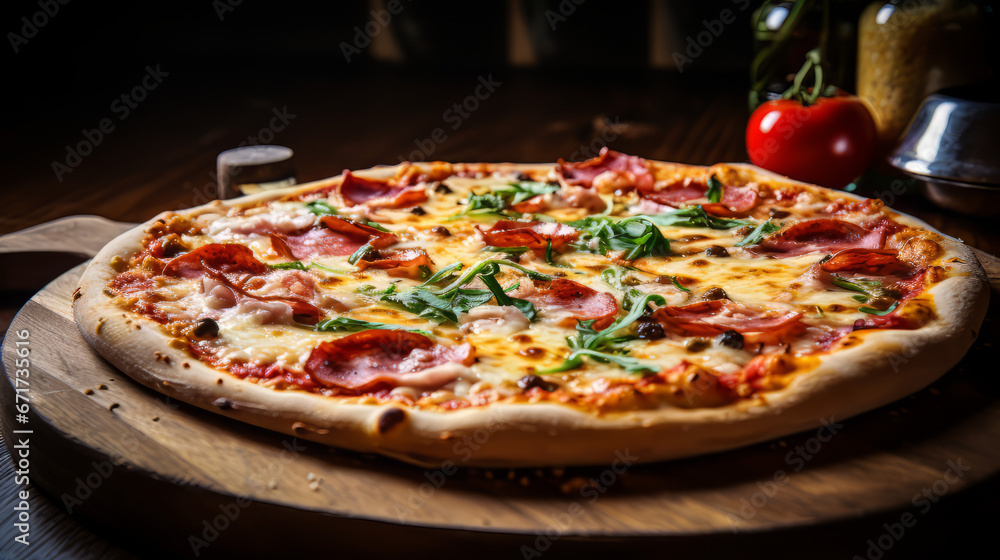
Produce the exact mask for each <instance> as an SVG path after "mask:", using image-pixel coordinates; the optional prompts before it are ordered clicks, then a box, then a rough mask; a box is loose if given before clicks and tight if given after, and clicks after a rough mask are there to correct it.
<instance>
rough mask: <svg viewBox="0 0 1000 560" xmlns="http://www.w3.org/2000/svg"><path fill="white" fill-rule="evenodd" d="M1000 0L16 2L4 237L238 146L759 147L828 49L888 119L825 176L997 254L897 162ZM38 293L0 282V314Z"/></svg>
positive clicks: (167, 183) (199, 190)
mask: <svg viewBox="0 0 1000 560" xmlns="http://www.w3.org/2000/svg"><path fill="white" fill-rule="evenodd" d="M994 4H995V3H993V2H986V1H962V0H904V1H897V2H884V1H876V2H872V1H868V0H842V1H836V0H829V1H827V2H823V1H819V0H813V1H810V0H800V1H798V2H773V1H768V2H763V1H761V0H752V1H751V0H716V1H698V2H693V1H685V0H636V1H634V0H613V1H611V0H506V1H501V0H497V1H486V2H467V1H466V2H463V1H456V0H441V1H435V2H429V1H417V0H413V1H410V0H353V1H346V0H345V1H338V2H304V1H300V0H285V1H283V2H265V1H262V0H201V1H197V2H194V1H172V2H120V1H107V2H100V3H97V2H83V1H82V0H25V1H21V0H5V1H4V2H3V4H2V6H0V13H2V17H0V21H2V22H3V31H4V33H5V39H6V45H5V46H4V47H3V48H2V49H0V50H3V55H2V56H3V70H4V72H3V85H4V88H3V90H4V95H5V97H6V101H7V102H6V103H5V105H4V107H5V111H4V114H3V119H2V123H0V144H2V156H0V157H2V162H3V164H2V165H3V168H2V171H3V180H2V181H0V234H6V233H10V232H13V231H17V230H20V229H23V228H26V227H29V226H32V225H36V224H39V223H42V222H45V221H48V220H52V219H55V218H59V217H62V216H67V215H73V214H98V215H102V216H105V217H107V218H111V219H115V220H122V221H133V222H139V221H143V220H146V219H149V218H150V217H152V216H153V215H155V214H157V213H159V212H160V211H162V210H168V209H175V208H184V207H190V206H195V205H199V204H203V203H205V202H207V201H208V200H210V199H212V198H214V197H215V196H216V182H217V177H216V173H215V170H216V156H217V155H218V154H219V153H220V152H222V151H224V150H227V149H230V148H234V147H237V146H246V145H257V144H278V145H283V146H288V147H290V148H292V149H293V150H294V152H295V160H294V165H295V169H296V171H297V179H298V181H299V182H305V181H310V180H316V179H321V178H324V177H328V176H332V175H336V174H338V173H340V172H341V171H342V170H343V169H345V168H352V169H359V168H366V167H370V166H373V165H379V164H395V163H398V162H400V161H404V160H412V161H420V160H446V161H455V162H458V161H516V162H551V161H555V160H556V159H557V158H565V159H567V160H581V159H586V158H588V157H593V156H595V155H597V153H598V152H599V150H600V149H601V148H602V147H605V146H607V147H610V148H611V149H614V150H618V151H622V152H626V153H632V154H636V155H640V156H643V157H646V158H651V159H660V160H668V161H678V162H684V163H692V164H713V163H716V162H720V161H749V160H750V159H751V158H750V156H749V154H748V146H747V144H746V135H747V122H748V119H749V118H750V116H751V110H752V108H755V107H756V106H757V105H758V104H760V103H761V102H763V101H765V100H767V99H770V98H772V97H774V96H775V95H779V94H780V92H783V91H784V90H785V89H786V88H787V87H788V86H789V83H790V81H791V79H792V78H793V77H794V76H795V74H796V72H798V71H799V69H800V67H802V65H803V62H805V60H806V56H807V52H809V51H810V50H811V49H814V48H817V47H821V48H822V54H823V68H824V72H825V82H824V84H825V85H831V84H832V85H835V86H837V87H839V88H840V89H841V90H843V91H844V92H847V93H852V94H858V95H859V96H860V97H861V99H862V102H863V103H865V106H866V107H867V108H868V109H869V111H870V112H871V115H872V119H873V123H874V126H875V133H874V134H875V144H874V145H873V146H871V147H869V149H868V150H867V151H865V153H864V154H863V158H864V161H865V162H867V163H868V164H870V165H868V167H869V170H868V171H867V172H866V173H865V174H864V175H863V177H862V180H860V181H858V182H852V183H850V184H849V185H844V184H841V185H836V186H837V187H843V188H849V189H854V190H856V191H857V192H859V193H862V194H865V195H867V196H875V197H878V198H881V199H882V200H883V201H884V202H886V203H887V204H890V205H892V206H894V207H897V208H900V209H902V210H905V211H909V212H912V213H915V214H917V215H918V216H920V217H921V218H923V219H926V220H928V221H930V222H931V223H932V224H933V225H935V226H937V227H939V228H941V229H942V230H944V231H947V232H949V233H953V234H955V235H961V236H962V237H963V239H965V240H966V241H967V242H970V243H971V244H973V245H977V246H980V247H981V248H983V249H986V250H988V251H989V250H992V252H994V253H996V252H997V248H998V247H1000V242H998V239H1000V236H998V234H997V233H996V231H995V230H996V228H995V227H992V225H991V224H990V222H989V221H988V219H986V218H971V217H968V216H966V215H965V214H961V213H956V212H953V211H950V210H948V211H942V210H941V209H940V208H938V207H937V206H934V204H933V203H931V202H929V201H927V200H925V198H924V197H923V196H920V194H918V193H919V189H918V188H917V187H918V185H917V183H916V180H915V178H914V177H913V176H912V175H909V176H908V175H906V174H903V173H901V172H900V171H899V170H897V169H893V168H891V167H890V166H888V165H887V164H886V158H887V156H888V155H889V153H890V152H891V150H892V149H893V148H894V146H896V145H897V144H898V142H899V141H900V138H901V135H903V133H904V129H905V127H906V125H907V123H908V122H909V121H910V119H911V118H912V117H913V115H914V114H915V113H916V112H917V111H918V108H919V106H920V104H921V102H922V101H923V100H924V98H925V97H926V96H927V95H929V94H932V93H934V92H936V91H939V90H941V89H944V88H948V87H953V86H962V85H969V84H972V85H974V86H975V85H976V84H986V85H981V86H979V90H978V92H979V93H978V94H977V95H979V94H981V95H985V96H987V97H991V98H992V99H993V100H994V101H995V95H996V93H995V92H996V91H998V90H997V88H995V87H994V86H993V85H990V84H995V79H996V66H997V56H996V54H997V52H998V51H1000V49H998V48H997V40H998V37H1000V33H997V31H1000V28H998V25H997V12H996V10H995V5H994ZM811 80H812V77H811V76H810V77H808V79H807V80H806V83H811ZM993 134H994V136H993V140H996V131H994V133H993ZM987 144H989V145H994V146H1000V142H993V141H990V142H982V145H987ZM994 163H997V165H998V166H1000V158H998V159H997V160H996V161H994ZM863 167H864V165H863V166H862V168H863ZM998 182H1000V180H998ZM997 192H1000V191H997ZM985 207H990V206H989V205H986V206H985ZM992 207H993V208H997V209H1000V204H998V205H996V206H992ZM998 212H1000V210H998ZM77 262H79V260H78V261H77ZM67 267H68V266H64V267H63V268H62V269H63V270H65V268H67ZM0 268H3V267H0ZM21 273H22V271H20V270H13V269H10V268H3V274H4V275H5V279H9V278H10V277H12V276H13V275H19V274H21ZM39 285H40V284H39ZM31 293H33V291H32V290H28V289H22V290H19V291H15V292H2V293H0V326H3V327H5V326H6V324H7V322H8V321H9V320H10V318H11V317H12V316H13V313H14V312H15V311H16V310H17V309H18V308H19V307H20V304H21V303H23V301H24V300H25V299H27V298H28V297H30V295H31ZM996 486H997V485H996V482H995V481H994V482H992V483H991V484H990V486H989V487H988V488H989V491H988V492H987V491H984V492H980V493H979V494H978V495H972V496H965V497H964V498H963V499H964V500H965V501H956V502H954V505H953V506H951V505H950V506H948V507H942V508H938V509H935V510H934V512H933V513H932V514H931V517H932V518H933V519H934V521H928V523H927V524H928V525H930V524H931V523H934V524H935V525H934V526H935V530H934V532H932V533H928V534H929V535H930V536H929V537H928V538H917V537H914V538H912V539H908V540H907V541H906V542H904V543H902V544H901V545H900V547H901V548H903V549H905V550H908V551H909V552H910V553H915V552H917V551H922V552H928V551H930V552H935V551H937V552H942V551H944V550H947V551H949V552H951V551H954V550H955V548H954V547H955V546H958V545H956V544H955V543H956V542H957V540H961V542H962V543H964V544H963V545H962V546H968V547H971V546H974V545H975V543H976V542H978V541H977V540H976V539H977V538H978V539H982V538H985V537H987V536H988V534H989V527H988V523H989V522H990V521H991V519H995V518H996V516H995V515H993V516H992V517H991V516H989V515H980V514H979V512H982V511H985V510H986V508H987V504H986V502H987V501H988V500H990V499H993V498H995V497H996V495H997V492H996ZM967 494H968V493H967ZM886 519H889V517H886ZM878 522H879V520H876V521H875V526H877V524H878ZM871 534H878V533H873V532H871V531H868V529H865V530H863V531H860V532H859V533H858V535H871ZM855 548H857V547H855ZM859 550H860V549H859ZM970 550H971V549H970ZM894 552H896V551H894ZM930 552H929V553H930ZM942 553H943V552H942Z"/></svg>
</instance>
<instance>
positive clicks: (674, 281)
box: [671, 276, 691, 292]
mask: <svg viewBox="0 0 1000 560" xmlns="http://www.w3.org/2000/svg"><path fill="white" fill-rule="evenodd" d="M671 281H672V282H673V283H674V286H677V289H678V290H680V291H682V292H690V291H691V290H689V289H687V288H685V287H684V286H682V285H681V283H680V282H678V281H677V277H676V276H674V277H673V278H671Z"/></svg>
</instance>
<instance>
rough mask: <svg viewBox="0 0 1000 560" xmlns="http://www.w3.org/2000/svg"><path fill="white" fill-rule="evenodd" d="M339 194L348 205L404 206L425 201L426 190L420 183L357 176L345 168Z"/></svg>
mask: <svg viewBox="0 0 1000 560" xmlns="http://www.w3.org/2000/svg"><path fill="white" fill-rule="evenodd" d="M340 196H341V197H342V198H343V199H344V202H345V203H346V204H347V205H348V206H356V205H358V204H367V205H368V206H373V207H378V208H406V207H408V206H414V205H416V204H420V203H421V202H424V201H426V200H427V190H426V189H425V188H424V187H423V186H422V185H416V186H410V185H400V184H397V183H394V182H392V181H379V180H376V179H368V178H365V177H358V176H357V175H355V174H353V173H351V172H350V171H349V170H346V169H345V170H344V180H343V182H342V183H341V184H340Z"/></svg>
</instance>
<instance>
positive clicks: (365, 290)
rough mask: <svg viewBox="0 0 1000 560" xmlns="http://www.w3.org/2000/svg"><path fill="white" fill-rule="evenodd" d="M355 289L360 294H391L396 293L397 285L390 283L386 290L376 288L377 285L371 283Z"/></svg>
mask: <svg viewBox="0 0 1000 560" xmlns="http://www.w3.org/2000/svg"><path fill="white" fill-rule="evenodd" d="M355 291H357V292H358V293H359V294H364V295H366V296H386V295H389V294H394V293H396V285H395V284H389V287H388V288H386V289H384V290H376V289H375V286H372V285H371V284H365V285H364V286H361V287H360V288H358V289H357V290H355Z"/></svg>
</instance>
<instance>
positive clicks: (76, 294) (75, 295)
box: [73, 288, 83, 301]
mask: <svg viewBox="0 0 1000 560" xmlns="http://www.w3.org/2000/svg"><path fill="white" fill-rule="evenodd" d="M81 297H83V294H81V293H80V288H77V289H75V290H73V301H76V300H78V299H80V298H81Z"/></svg>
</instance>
